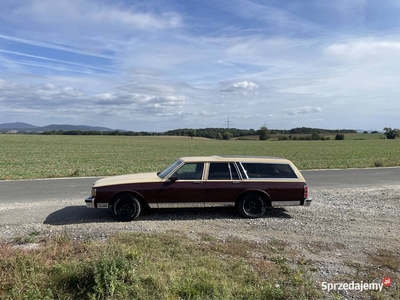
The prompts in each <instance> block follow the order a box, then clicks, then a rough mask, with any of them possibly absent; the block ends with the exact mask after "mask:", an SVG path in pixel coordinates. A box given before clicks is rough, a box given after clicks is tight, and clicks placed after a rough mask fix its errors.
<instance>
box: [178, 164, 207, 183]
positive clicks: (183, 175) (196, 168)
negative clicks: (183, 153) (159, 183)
mask: <svg viewBox="0 0 400 300" xmlns="http://www.w3.org/2000/svg"><path fill="white" fill-rule="evenodd" d="M203 169H204V163H187V164H184V165H183V166H182V167H180V168H179V169H178V170H177V171H176V172H175V173H174V175H173V176H176V177H177V178H178V180H179V179H180V180H201V179H202V177H203Z"/></svg>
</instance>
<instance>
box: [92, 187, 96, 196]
mask: <svg viewBox="0 0 400 300" xmlns="http://www.w3.org/2000/svg"><path fill="white" fill-rule="evenodd" d="M92 197H96V189H95V188H92Z"/></svg>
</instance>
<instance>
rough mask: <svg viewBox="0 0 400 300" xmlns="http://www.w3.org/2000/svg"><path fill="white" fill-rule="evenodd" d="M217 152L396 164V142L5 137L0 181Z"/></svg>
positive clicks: (133, 168) (334, 164)
mask: <svg viewBox="0 0 400 300" xmlns="http://www.w3.org/2000/svg"><path fill="white" fill-rule="evenodd" d="M360 136H364V135H362V134H360ZM365 136H368V135H365ZM371 136H372V135H371ZM216 154H236V155H272V156H279V157H285V158H288V159H290V160H292V161H293V162H294V163H295V164H296V165H297V167H298V168H299V169H329V168H365V167H378V166H383V167H389V166H400V139H396V140H383V139H366V140H347V139H345V140H344V141H334V140H328V141H257V140H253V141H251V140H230V141H220V140H208V139H200V138H199V139H197V138H195V139H191V138H187V137H125V136H41V135H5V134H3V135H0V155H1V160H0V179H28V178H51V177H71V176H105V175H116V174H127V173H136V172H148V171H158V170H161V169H163V168H164V167H166V166H167V165H169V164H170V163H172V162H173V161H174V160H176V159H177V158H179V157H181V156H193V155H216Z"/></svg>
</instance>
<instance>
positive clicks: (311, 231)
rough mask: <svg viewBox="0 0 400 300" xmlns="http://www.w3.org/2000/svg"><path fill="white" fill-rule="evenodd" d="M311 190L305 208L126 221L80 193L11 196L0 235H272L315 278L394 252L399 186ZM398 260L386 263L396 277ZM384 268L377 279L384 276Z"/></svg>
mask: <svg viewBox="0 0 400 300" xmlns="http://www.w3.org/2000/svg"><path fill="white" fill-rule="evenodd" d="M311 197H312V198H313V203H312V205H311V206H310V207H285V208H274V209H271V210H269V211H268V212H267V214H266V215H265V217H263V218H261V219H243V218H240V217H239V215H238V213H237V212H235V211H234V210H233V209H212V210H157V211H152V212H150V213H147V214H144V215H142V216H140V217H139V219H138V220H136V221H133V222H129V223H119V222H115V221H114V220H113V219H112V218H111V215H110V214H109V213H108V211H105V210H100V209H89V208H86V207H85V206H84V205H83V200H82V199H65V200H46V201H38V202H31V203H13V204H10V205H2V206H1V207H0V226H1V228H2V230H1V232H0V239H1V241H3V242H10V241H13V240H15V239H16V238H18V237H24V236H27V235H29V234H31V233H32V232H38V233H40V235H42V236H47V237H51V236H55V235H60V234H68V235H69V236H70V237H71V238H74V239H86V238H104V237H106V236H108V235H110V234H112V233H115V232H120V231H130V232H146V233H158V232H172V233H176V234H184V235H186V236H189V237H190V238H192V239H200V238H201V236H204V234H209V235H212V236H214V237H217V238H219V239H221V240H224V239H227V238H230V237H237V238H241V239H246V240H250V241H255V242H258V243H266V244H267V243H271V241H279V242H280V243H283V244H285V245H286V246H285V253H284V254H285V256H286V257H289V258H290V259H292V260H293V261H298V260H299V259H301V260H303V261H308V262H309V263H310V264H312V266H313V268H315V270H316V272H315V274H314V277H315V280H316V281H317V282H320V283H321V282H324V281H326V282H330V281H335V280H338V278H347V281H351V280H355V278H357V276H359V275H360V274H359V273H360V270H361V271H362V270H368V268H369V267H371V266H374V265H376V263H375V262H374V261H372V259H373V257H375V256H374V255H377V253H381V252H382V251H386V252H387V253H392V254H393V255H395V256H396V255H397V257H400V225H399V220H400V186H397V185H392V186H379V187H359V188H330V189H327V188H314V189H313V190H312V194H311ZM398 261H399V260H397V261H395V264H396V265H395V266H394V267H393V268H392V269H391V272H392V275H391V276H395V277H396V278H400V270H399V268H400V267H399V266H398ZM357 272H358V273H357ZM384 272H385V270H384V269H382V274H381V276H382V278H383V277H384V276H387V275H388V274H386V273H384ZM354 299H356V298H354Z"/></svg>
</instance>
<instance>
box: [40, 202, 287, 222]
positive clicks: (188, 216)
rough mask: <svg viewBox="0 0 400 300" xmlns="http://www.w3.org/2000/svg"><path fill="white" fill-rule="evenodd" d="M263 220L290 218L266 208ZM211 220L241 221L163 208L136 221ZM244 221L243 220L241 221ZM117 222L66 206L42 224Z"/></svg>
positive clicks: (215, 212)
mask: <svg viewBox="0 0 400 300" xmlns="http://www.w3.org/2000/svg"><path fill="white" fill-rule="evenodd" d="M262 218H263V219H268V218H283V219H291V218H292V216H291V215H289V214H288V211H287V210H286V209H284V208H281V207H277V208H268V209H267V211H266V213H265V215H264V216H263V217H262ZM198 219H202V220H212V219H243V218H242V217H241V216H240V215H239V213H238V212H237V210H236V209H235V208H233V207H232V208H226V207H224V208H219V207H213V208H165V209H152V210H150V211H145V212H143V213H142V214H141V215H140V216H139V217H138V219H137V220H138V221H166V220H174V221H185V220H198ZM243 220H245V219H243ZM104 222H117V221H116V220H114V219H113V217H112V215H111V214H110V212H109V211H108V210H106V209H89V208H87V207H86V206H85V205H82V206H67V207H64V208H62V209H60V210H57V211H55V212H53V213H51V214H50V215H48V216H47V218H46V220H44V222H43V224H49V225H68V224H85V223H104Z"/></svg>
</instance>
